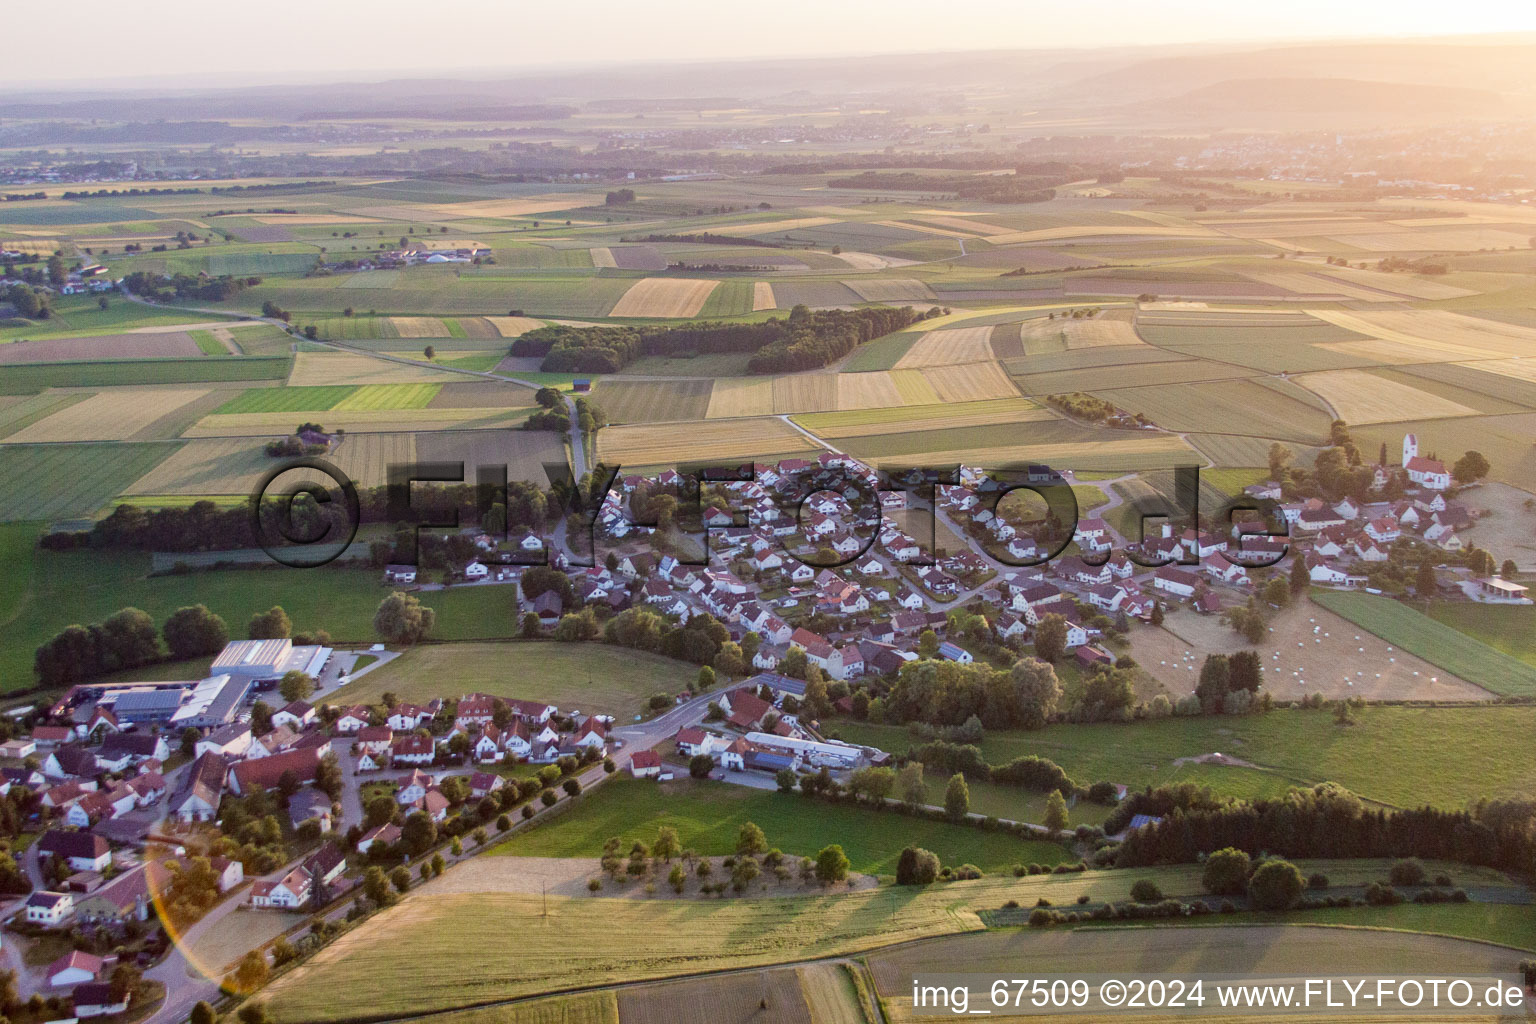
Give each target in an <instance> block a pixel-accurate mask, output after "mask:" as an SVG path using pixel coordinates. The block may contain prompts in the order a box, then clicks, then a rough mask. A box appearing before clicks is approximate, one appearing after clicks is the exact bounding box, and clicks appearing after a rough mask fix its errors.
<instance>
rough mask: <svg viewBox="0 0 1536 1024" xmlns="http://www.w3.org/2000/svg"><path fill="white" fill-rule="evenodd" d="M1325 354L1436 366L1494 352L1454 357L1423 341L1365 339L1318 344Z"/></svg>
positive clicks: (1463, 351) (1486, 356)
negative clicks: (1434, 364) (1332, 353)
mask: <svg viewBox="0 0 1536 1024" xmlns="http://www.w3.org/2000/svg"><path fill="white" fill-rule="evenodd" d="M1317 348H1320V349H1322V350H1324V351H1326V352H1337V353H1339V354H1340V355H1346V356H1352V357H1355V358H1357V359H1363V360H1368V361H1370V362H1372V363H1382V364H1393V365H1400V364H1404V363H1407V364H1412V363H1439V362H1444V361H1445V360H1447V359H1453V358H1461V359H1469V358H1484V359H1493V358H1496V357H1497V356H1498V353H1497V352H1493V351H1490V350H1488V349H1483V350H1480V351H1474V350H1468V349H1465V348H1463V349H1460V350H1459V351H1458V352H1457V354H1456V355H1452V354H1451V353H1450V352H1448V351H1446V348H1445V346H1444V345H1436V344H1433V343H1431V342H1426V341H1388V340H1386V339H1385V338H1367V339H1366V340H1364V341H1336V342H1332V343H1330V344H1324V345H1318V346H1317Z"/></svg>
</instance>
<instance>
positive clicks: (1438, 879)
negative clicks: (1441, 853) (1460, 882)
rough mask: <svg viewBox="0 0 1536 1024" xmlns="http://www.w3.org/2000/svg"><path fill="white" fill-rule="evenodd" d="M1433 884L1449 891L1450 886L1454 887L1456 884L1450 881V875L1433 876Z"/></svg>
mask: <svg viewBox="0 0 1536 1024" xmlns="http://www.w3.org/2000/svg"><path fill="white" fill-rule="evenodd" d="M1435 884H1436V885H1438V886H1440V888H1442V889H1449V888H1450V887H1451V886H1453V885H1455V884H1456V883H1455V882H1452V881H1451V876H1450V875H1436V876H1435Z"/></svg>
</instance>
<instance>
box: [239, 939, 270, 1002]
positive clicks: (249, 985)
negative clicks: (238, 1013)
mask: <svg viewBox="0 0 1536 1024" xmlns="http://www.w3.org/2000/svg"><path fill="white" fill-rule="evenodd" d="M270 973H271V971H270V970H269V969H268V968H267V958H266V957H265V956H264V955H263V954H262V952H261V951H260V950H258V949H253V950H251V951H250V952H248V953H246V954H245V956H243V957H241V958H240V962H239V963H238V964H236V965H235V973H234V979H235V987H236V991H239V992H254V991H256V990H257V989H259V988H261V986H263V985H265V984H266V983H267V976H268V975H269V974H270Z"/></svg>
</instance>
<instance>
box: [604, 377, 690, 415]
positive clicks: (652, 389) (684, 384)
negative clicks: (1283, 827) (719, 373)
mask: <svg viewBox="0 0 1536 1024" xmlns="http://www.w3.org/2000/svg"><path fill="white" fill-rule="evenodd" d="M713 385H714V382H713V381H710V380H667V381H651V380H636V381H621V380H611V379H610V380H603V381H600V382H599V383H598V384H597V388H596V394H595V398H596V400H597V402H598V404H599V405H601V406H602V407H603V411H604V412H605V413H607V414H608V420H609V422H611V423H659V422H665V421H670V420H701V419H703V418H704V417H705V415H706V414H707V413H708V411H709V405H710V391H711V388H712V387H713Z"/></svg>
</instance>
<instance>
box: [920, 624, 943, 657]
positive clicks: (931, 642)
mask: <svg viewBox="0 0 1536 1024" xmlns="http://www.w3.org/2000/svg"><path fill="white" fill-rule="evenodd" d="M917 656H918V657H919V658H926V659H928V660H930V661H931V660H932V659H934V658H937V657H938V656H939V634H937V633H935V632H934V631H933V630H931V629H925V630H923V631H922V633H920V634H919V635H918V638H917Z"/></svg>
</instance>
